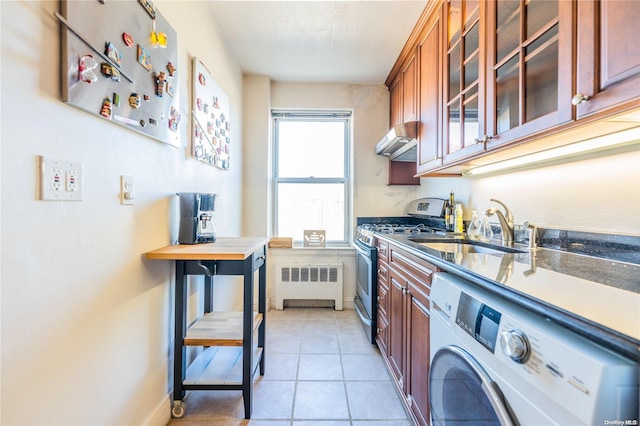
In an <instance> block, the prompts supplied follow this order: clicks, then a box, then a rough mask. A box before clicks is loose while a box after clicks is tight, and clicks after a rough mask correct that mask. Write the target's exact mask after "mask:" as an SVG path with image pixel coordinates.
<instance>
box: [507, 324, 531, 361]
mask: <svg viewBox="0 0 640 426" xmlns="http://www.w3.org/2000/svg"><path fill="white" fill-rule="evenodd" d="M500 347H502V353H503V354H505V355H506V356H508V357H509V358H511V359H512V360H514V361H515V362H518V363H521V364H522V363H524V362H525V361H526V360H527V358H529V353H530V349H529V340H528V339H527V336H526V335H525V334H524V333H523V332H522V331H520V330H509V331H504V332H502V334H501V335H500Z"/></svg>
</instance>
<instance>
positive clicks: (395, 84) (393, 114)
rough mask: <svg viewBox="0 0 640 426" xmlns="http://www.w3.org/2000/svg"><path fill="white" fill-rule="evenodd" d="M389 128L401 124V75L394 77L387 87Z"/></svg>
mask: <svg viewBox="0 0 640 426" xmlns="http://www.w3.org/2000/svg"><path fill="white" fill-rule="evenodd" d="M389 101H390V108H389V127H390V128H391V127H393V126H395V125H397V124H400V123H402V106H403V105H402V103H403V100H402V74H399V75H397V76H396V78H394V79H393V81H392V82H391V85H390V86H389Z"/></svg>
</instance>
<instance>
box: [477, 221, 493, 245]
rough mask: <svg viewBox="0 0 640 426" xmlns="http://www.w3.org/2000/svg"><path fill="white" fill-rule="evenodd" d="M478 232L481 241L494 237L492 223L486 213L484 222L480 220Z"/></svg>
mask: <svg viewBox="0 0 640 426" xmlns="http://www.w3.org/2000/svg"><path fill="white" fill-rule="evenodd" d="M478 234H479V240H480V241H485V242H486V241H491V239H492V238H493V231H492V230H491V225H490V224H489V217H488V216H487V215H486V214H485V215H484V217H483V218H482V222H480V228H479V231H478Z"/></svg>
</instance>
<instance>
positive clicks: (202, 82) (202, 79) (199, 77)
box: [198, 73, 207, 86]
mask: <svg viewBox="0 0 640 426" xmlns="http://www.w3.org/2000/svg"><path fill="white" fill-rule="evenodd" d="M198 81H199V82H200V84H202V85H203V86H205V85H206V84H207V80H206V79H205V78H204V74H202V73H200V74H198Z"/></svg>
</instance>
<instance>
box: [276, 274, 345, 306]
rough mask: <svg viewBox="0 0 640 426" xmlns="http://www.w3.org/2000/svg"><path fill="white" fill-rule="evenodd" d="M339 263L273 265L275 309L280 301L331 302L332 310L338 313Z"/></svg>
mask: <svg viewBox="0 0 640 426" xmlns="http://www.w3.org/2000/svg"><path fill="white" fill-rule="evenodd" d="M342 276H343V274H342V263H332V264H321V265H309V264H303V263H292V264H286V265H276V309H279V310H282V309H283V308H284V301H285V300H291V299H297V300H324V299H329V300H331V299H333V300H335V310H336V311H341V310H342V298H343V296H342V287H343V280H342Z"/></svg>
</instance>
